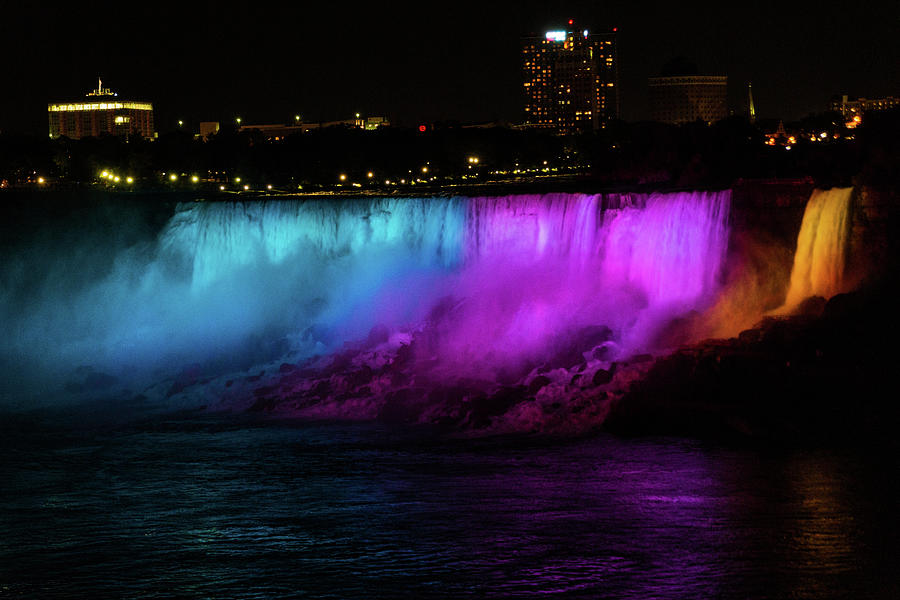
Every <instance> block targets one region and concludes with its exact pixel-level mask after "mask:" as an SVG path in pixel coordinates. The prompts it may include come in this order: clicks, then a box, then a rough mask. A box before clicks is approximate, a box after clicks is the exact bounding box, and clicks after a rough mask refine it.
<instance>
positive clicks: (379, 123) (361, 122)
mask: <svg viewBox="0 0 900 600" xmlns="http://www.w3.org/2000/svg"><path fill="white" fill-rule="evenodd" d="M342 126H343V127H356V128H359V129H364V130H366V131H374V130H376V129H379V128H381V127H390V122H389V121H388V120H387V118H385V117H359V116H357V117H355V118H352V119H343V120H340V121H319V122H306V121H300V120H297V122H296V123H294V124H289V125H281V124H274V125H241V127H240V128H239V131H258V132H259V133H261V134H262V135H263V136H264V137H265V138H266V139H268V140H272V141H275V142H278V141H282V140H284V139H285V138H287V137H288V136H289V135H292V134H295V133H305V132H308V131H312V130H313V129H325V128H327V127H342Z"/></svg>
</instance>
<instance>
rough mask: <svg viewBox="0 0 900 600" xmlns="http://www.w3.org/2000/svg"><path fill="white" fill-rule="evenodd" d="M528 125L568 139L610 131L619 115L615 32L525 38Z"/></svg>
mask: <svg viewBox="0 0 900 600" xmlns="http://www.w3.org/2000/svg"><path fill="white" fill-rule="evenodd" d="M522 64H523V67H524V74H525V81H524V82H523V85H524V87H525V125H527V126H529V127H535V128H543V129H547V130H550V131H553V132H555V133H558V134H562V135H566V134H572V133H578V132H582V131H591V130H597V129H601V128H603V127H606V125H607V123H608V122H609V120H610V119H613V118H615V117H616V116H617V115H618V112H619V76H618V70H619V62H618V58H617V56H616V29H613V30H612V31H608V32H603V33H592V32H590V31H588V30H587V29H582V30H576V29H575V28H574V22H573V21H569V27H568V29H567V30H565V31H563V30H559V31H548V32H546V33H545V34H544V35H543V36H530V37H526V38H523V39H522Z"/></svg>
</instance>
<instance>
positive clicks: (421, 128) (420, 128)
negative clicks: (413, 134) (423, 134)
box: [419, 125, 428, 131]
mask: <svg viewBox="0 0 900 600" xmlns="http://www.w3.org/2000/svg"><path fill="white" fill-rule="evenodd" d="M427 129H428V127H426V126H425V125H419V131H426V130H427Z"/></svg>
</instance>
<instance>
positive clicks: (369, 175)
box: [338, 156, 546, 187]
mask: <svg viewBox="0 0 900 600" xmlns="http://www.w3.org/2000/svg"><path fill="white" fill-rule="evenodd" d="M468 162H469V168H470V169H471V168H472V165H477V164H478V157H477V156H470V157H469V158H468ZM545 164H546V163H545ZM421 170H422V173H423V174H425V175H427V174H428V166H427V165H426V166H424V167H422V169H421ZM410 173H412V171H410ZM374 177H375V173H373V172H372V171H369V172H368V173H366V179H373V178H374ZM431 179H434V177H432V178H431ZM338 181H340V182H345V181H347V174H346V173H341V174H340V175H338ZM384 183H385V184H386V185H390V184H391V180H390V179H385V180H384ZM400 183H406V180H405V179H401V180H400ZM353 185H355V186H357V187H359V185H360V184H358V183H354V184H353Z"/></svg>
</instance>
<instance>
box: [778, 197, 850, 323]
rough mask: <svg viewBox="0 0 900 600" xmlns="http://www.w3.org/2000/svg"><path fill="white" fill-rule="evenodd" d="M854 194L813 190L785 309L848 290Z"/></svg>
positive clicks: (798, 238) (804, 215)
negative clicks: (814, 297) (846, 274)
mask: <svg viewBox="0 0 900 600" xmlns="http://www.w3.org/2000/svg"><path fill="white" fill-rule="evenodd" d="M852 192H853V188H833V189H830V190H815V191H813V193H812V196H811V197H810V199H809V202H808V203H807V205H806V211H805V212H804V214H803V223H802V224H801V226H800V235H799V236H798V237H797V251H796V253H795V254H794V266H793V268H792V269H791V284H790V288H789V289H788V294H787V299H786V300H785V303H784V306H785V308H786V309H788V310H790V309H791V308H793V307H795V306H797V305H798V304H800V302H802V301H803V300H804V299H805V298H808V297H810V296H823V297H825V298H829V297H831V296H834V295H835V294H839V293H841V292H843V291H846V289H845V278H844V267H845V264H846V259H847V239H848V236H849V232H850V197H851V194H852Z"/></svg>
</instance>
